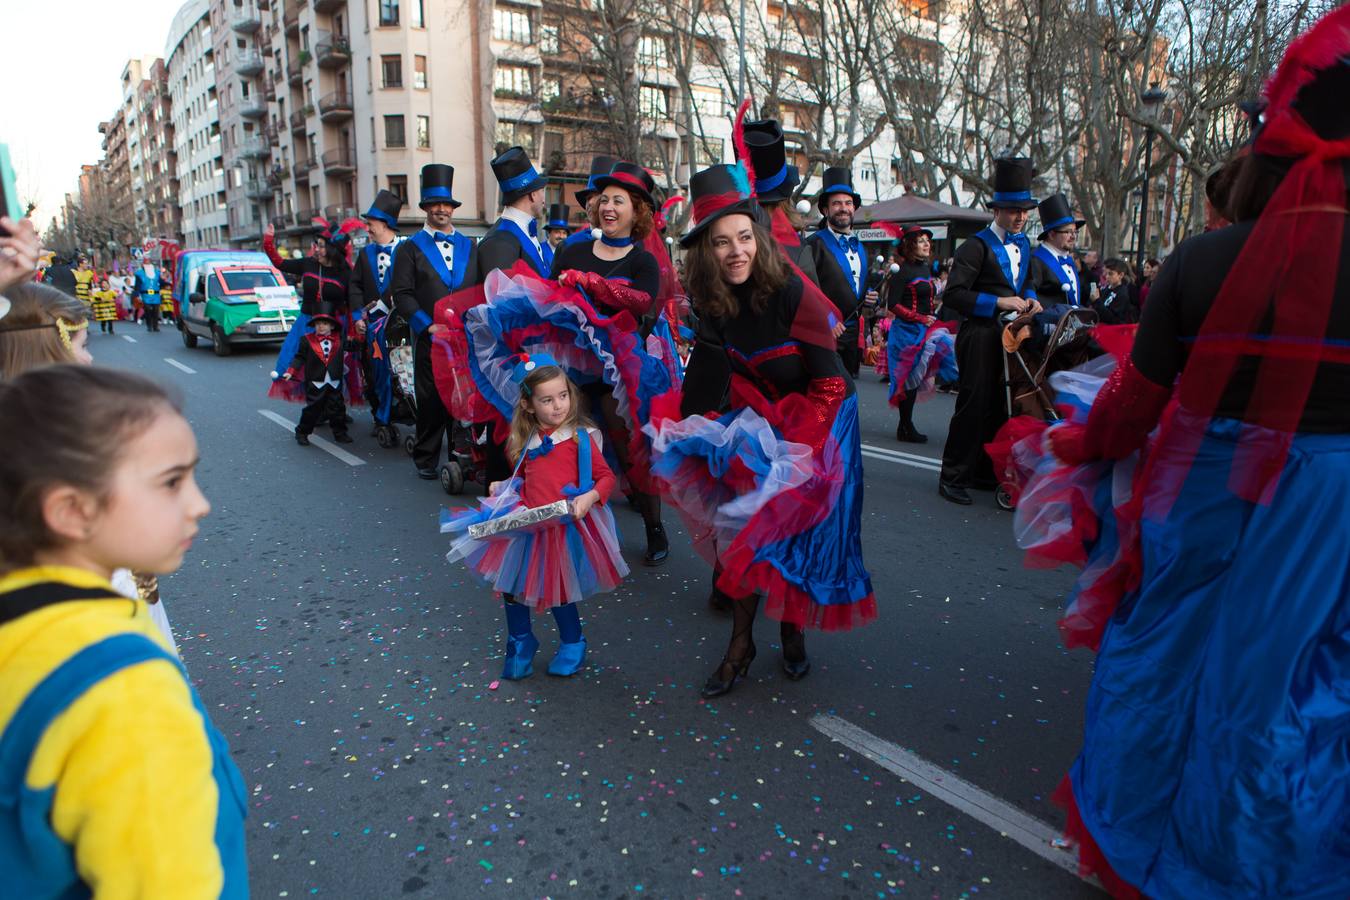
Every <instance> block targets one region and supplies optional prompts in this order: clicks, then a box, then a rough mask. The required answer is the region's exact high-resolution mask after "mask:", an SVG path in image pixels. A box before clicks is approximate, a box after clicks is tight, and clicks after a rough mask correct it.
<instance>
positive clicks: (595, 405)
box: [552, 162, 670, 566]
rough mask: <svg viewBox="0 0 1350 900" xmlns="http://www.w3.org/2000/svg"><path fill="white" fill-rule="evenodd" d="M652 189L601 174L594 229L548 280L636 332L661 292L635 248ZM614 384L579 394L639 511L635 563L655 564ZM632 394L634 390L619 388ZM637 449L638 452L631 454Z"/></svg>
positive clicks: (645, 230)
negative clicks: (641, 540) (640, 543)
mask: <svg viewBox="0 0 1350 900" xmlns="http://www.w3.org/2000/svg"><path fill="white" fill-rule="evenodd" d="M655 190H656V183H655V182H654V181H653V180H652V176H651V175H650V174H649V173H648V172H647V170H646V169H644V168H642V167H641V166H637V165H633V164H632V163H627V162H617V163H615V164H614V167H613V168H612V169H611V170H610V172H609V174H608V175H602V176H599V177H597V178H596V179H595V190H594V193H592V194H591V196H590V198H589V199H588V201H587V203H586V211H587V214H588V215H589V216H590V220H591V224H592V225H593V226H594V227H595V228H598V229H599V230H600V237H599V238H597V239H596V240H594V241H585V242H581V243H576V244H570V245H569V244H564V245H563V247H562V248H561V249H560V250H559V251H558V253H557V254H556V255H555V256H554V257H553V273H552V277H553V278H555V279H557V281H558V283H560V284H562V285H564V286H567V287H576V288H578V289H580V290H582V291H583V292H584V293H585V294H586V296H587V297H588V298H589V299H590V300H591V302H592V303H593V304H594V306H595V309H596V311H597V312H598V313H600V314H601V315H603V316H606V317H616V316H619V315H620V314H622V313H627V314H628V315H629V316H631V317H632V320H633V330H634V331H636V330H637V329H638V328H639V327H640V326H641V325H642V324H643V319H644V318H646V317H647V316H648V315H649V314H650V313H651V312H652V311H653V309H655V308H656V305H657V299H658V297H659V296H660V294H661V292H662V288H661V281H662V273H661V266H660V264H659V262H658V261H657V258H656V256H654V255H653V254H652V253H651V252H649V251H648V250H647V249H645V248H644V247H643V246H642V245H643V243H644V242H645V241H647V239H648V238H649V237H650V236H652V235H653V234H655V231H656V215H657V210H656V199H655V197H654V196H653V194H654V192H655ZM614 387H615V386H614V385H606V384H605V383H603V381H597V382H594V383H592V384H590V385H587V386H585V387H584V388H583V389H582V391H583V393H584V394H585V395H586V397H587V399H589V400H590V403H591V409H592V411H593V412H595V413H598V414H599V415H600V416H601V417H602V418H603V419H604V424H605V426H606V428H607V429H608V430H609V432H610V434H611V435H612V437H613V438H614V440H613V443H612V446H613V447H614V453H615V456H616V457H617V458H618V462H619V467H620V469H621V470H622V472H623V474H624V476H626V477H627V478H628V480H629V482H630V485H631V486H632V488H633V494H632V498H633V503H634V505H635V506H636V507H637V508H638V511H639V512H641V513H642V519H643V522H644V523H645V525H646V529H647V552H646V554H645V555H644V557H643V560H642V561H643V563H645V564H646V565H648V566H659V565H661V564H662V563H664V562H665V561H666V559H667V558H668V557H669V556H670V541H669V539H667V537H666V529H665V526H664V525H663V524H662V522H661V499H660V496H659V495H658V494H657V493H656V491H655V490H652V485H651V484H650V477H649V475H648V473H647V471H646V469H647V465H646V463H645V461H643V458H644V457H645V455H646V454H645V452H642V451H643V449H644V448H642V447H640V446H639V447H635V446H634V445H635V444H641V442H642V441H643V440H644V438H643V437H642V435H641V434H640V433H639V434H635V433H631V432H630V429H629V427H628V426H627V425H626V424H625V422H624V417H623V416H622V415H621V414H620V411H619V409H618V402H617V400H616V399H615V397H614V395H613V390H612V389H613V388H614ZM624 389H625V390H628V391H629V392H630V393H633V394H634V395H636V393H637V386H636V385H631V386H626V387H625V388H624ZM635 450H637V451H638V452H635Z"/></svg>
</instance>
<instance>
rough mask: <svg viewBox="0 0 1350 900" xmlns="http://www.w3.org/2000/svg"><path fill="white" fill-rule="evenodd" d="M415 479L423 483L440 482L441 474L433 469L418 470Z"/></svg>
mask: <svg viewBox="0 0 1350 900" xmlns="http://www.w3.org/2000/svg"><path fill="white" fill-rule="evenodd" d="M417 477H418V478H420V479H422V480H423V481H440V480H441V474H440V473H439V472H437V471H436V470H435V469H418V470H417Z"/></svg>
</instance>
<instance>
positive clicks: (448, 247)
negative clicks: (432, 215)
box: [422, 225, 455, 272]
mask: <svg viewBox="0 0 1350 900" xmlns="http://www.w3.org/2000/svg"><path fill="white" fill-rule="evenodd" d="M422 230H423V231H425V232H426V233H427V234H429V235H431V239H432V240H433V241H435V240H436V229H434V228H432V227H431V226H430V225H423V226H422ZM441 233H442V234H454V233H455V226H453V225H451V226H450V230H449V231H443V232H441ZM436 246H437V247H439V248H440V251H441V259H443V260H445V267H446V268H447V269H449V270H450V271H451V272H453V271H455V245H454V244H452V243H450V242H449V241H440V242H438V243H437V244H436Z"/></svg>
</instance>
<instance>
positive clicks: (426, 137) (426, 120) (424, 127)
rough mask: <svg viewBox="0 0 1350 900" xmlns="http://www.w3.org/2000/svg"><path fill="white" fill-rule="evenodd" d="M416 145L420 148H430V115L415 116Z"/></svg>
mask: <svg viewBox="0 0 1350 900" xmlns="http://www.w3.org/2000/svg"><path fill="white" fill-rule="evenodd" d="M417 146H418V147H419V148H420V149H422V150H430V149H431V116H418V117H417Z"/></svg>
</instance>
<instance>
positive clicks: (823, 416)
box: [793, 378, 848, 453]
mask: <svg viewBox="0 0 1350 900" xmlns="http://www.w3.org/2000/svg"><path fill="white" fill-rule="evenodd" d="M847 393H848V387H847V385H846V384H845V382H844V379H842V378H813V379H811V382H810V384H808V385H807V386H806V399H807V401H808V402H809V403H810V404H811V408H812V409H813V410H814V412H815V419H814V421H812V423H811V427H810V433H809V435H800V436H797V435H794V436H793V440H799V439H800V438H801V437H805V438H806V440H805V441H804V443H809V444H810V445H811V447H812V449H814V450H815V451H816V452H817V453H819V452H820V450H821V448H823V447H824V446H825V438H826V437H828V436H829V433H830V429H831V428H833V427H834V419H835V416H837V415H838V414H839V407H840V406H841V405H842V404H843V402H844V397H845V395H846V394H847Z"/></svg>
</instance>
